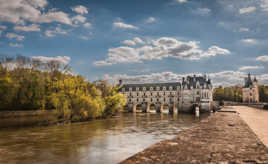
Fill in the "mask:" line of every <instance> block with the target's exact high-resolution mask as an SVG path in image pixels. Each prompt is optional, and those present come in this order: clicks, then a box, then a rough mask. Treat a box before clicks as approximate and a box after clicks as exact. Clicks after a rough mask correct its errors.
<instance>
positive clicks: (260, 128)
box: [232, 106, 268, 147]
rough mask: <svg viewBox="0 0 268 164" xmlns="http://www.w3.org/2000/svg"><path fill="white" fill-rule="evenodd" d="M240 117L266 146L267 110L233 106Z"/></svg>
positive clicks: (267, 135)
mask: <svg viewBox="0 0 268 164" xmlns="http://www.w3.org/2000/svg"><path fill="white" fill-rule="evenodd" d="M232 108H233V109H235V110H236V111H237V112H239V115H240V116H241V118H242V119H243V120H244V121H245V122H246V123H247V124H248V125H249V127H250V128H251V129H252V130H253V131H254V132H255V133H256V135H257V136H258V137H259V138H260V140H261V141H262V142H263V143H264V144H265V145H266V146H267V147H268V110H260V109H255V108H251V107H246V106H233V107H232Z"/></svg>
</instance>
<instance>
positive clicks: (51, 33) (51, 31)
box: [45, 26, 68, 37]
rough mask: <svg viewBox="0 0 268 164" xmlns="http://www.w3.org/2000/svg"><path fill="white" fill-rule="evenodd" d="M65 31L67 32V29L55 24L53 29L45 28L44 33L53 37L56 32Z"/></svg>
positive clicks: (61, 33) (63, 32)
mask: <svg viewBox="0 0 268 164" xmlns="http://www.w3.org/2000/svg"><path fill="white" fill-rule="evenodd" d="M67 33H68V31H67V30H63V29H62V28H61V27H60V26H57V27H56V28H55V29H53V30H46V31H45V35H46V36H47V37H55V36H56V35H57V34H60V35H66V34H67Z"/></svg>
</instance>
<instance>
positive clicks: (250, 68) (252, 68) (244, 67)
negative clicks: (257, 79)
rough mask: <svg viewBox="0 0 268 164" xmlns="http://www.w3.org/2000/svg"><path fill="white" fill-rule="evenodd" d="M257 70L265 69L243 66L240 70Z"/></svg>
mask: <svg viewBox="0 0 268 164" xmlns="http://www.w3.org/2000/svg"><path fill="white" fill-rule="evenodd" d="M254 69H255V70H256V69H264V67H263V66H242V67H240V68H239V69H238V70H239V71H247V70H254Z"/></svg>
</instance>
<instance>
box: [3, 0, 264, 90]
mask: <svg viewBox="0 0 268 164" xmlns="http://www.w3.org/2000/svg"><path fill="white" fill-rule="evenodd" d="M267 17H268V0H236V1H233V0H146V1H145V0H132V1H130V0H113V1H109V0H106V1H104V0H88V1H86V0H68V1H67V0H57V1H52V0H9V1H6V0H0V53H1V54H2V55H16V54H22V55H25V56H29V57H34V56H35V57H36V56H38V57H40V59H42V60H51V59H57V60H63V62H65V63H70V65H71V67H72V68H73V72H74V73H79V74H82V75H83V76H84V77H86V78H87V79H89V80H90V81H94V80H98V79H106V80H109V81H117V80H118V79H123V80H124V81H126V82H156V81H160V82H166V81H177V80H179V79H180V78H181V77H182V76H185V75H188V74H194V73H195V74H205V73H206V74H208V75H209V76H210V77H211V78H212V80H213V82H214V84H215V85H220V84H222V85H233V84H241V83H242V81H243V77H244V76H246V74H247V73H248V72H251V73H253V74H255V75H257V78H258V79H259V81H260V83H262V84H268V74H267V71H268V64H267V63H268V47H267V43H268V33H267V28H268V21H267Z"/></svg>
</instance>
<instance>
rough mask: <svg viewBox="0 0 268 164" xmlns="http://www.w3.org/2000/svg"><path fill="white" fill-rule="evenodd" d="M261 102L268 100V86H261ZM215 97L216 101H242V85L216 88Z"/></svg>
mask: <svg viewBox="0 0 268 164" xmlns="http://www.w3.org/2000/svg"><path fill="white" fill-rule="evenodd" d="M259 96H260V102H268V86H263V85H261V86H259ZM213 99H214V100H216V101H234V102H242V87H238V86H233V87H226V88H222V87H219V88H215V89H214V94H213Z"/></svg>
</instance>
